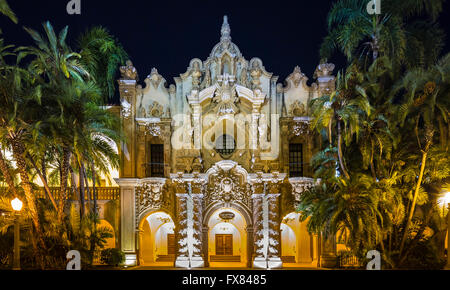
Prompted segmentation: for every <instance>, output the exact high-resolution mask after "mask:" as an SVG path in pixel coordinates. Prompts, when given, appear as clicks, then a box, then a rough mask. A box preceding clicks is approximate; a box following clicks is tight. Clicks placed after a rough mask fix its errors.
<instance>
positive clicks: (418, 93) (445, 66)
mask: <svg viewBox="0 0 450 290" xmlns="http://www.w3.org/2000/svg"><path fill="white" fill-rule="evenodd" d="M449 75H450V54H447V55H446V56H444V57H443V58H442V59H441V60H440V61H439V62H438V63H437V64H436V65H435V66H433V67H431V68H430V69H428V70H423V69H416V70H412V71H410V72H409V73H407V74H406V75H405V76H404V78H403V79H402V80H401V81H400V82H399V85H398V86H397V87H396V90H400V89H403V90H405V97H406V100H404V103H403V104H402V105H401V106H399V114H398V115H399V118H400V123H401V124H403V123H404V122H405V120H406V119H407V118H410V119H413V120H414V121H415V125H414V133H415V137H416V139H417V145H418V148H419V151H420V152H421V154H422V158H421V162H420V171H419V175H418V178H417V182H416V186H415V189H414V195H413V200H412V204H411V208H410V209H409V214H408V219H407V222H406V226H405V231H404V233H403V237H402V242H401V246H400V253H402V252H403V248H404V245H405V241H406V237H407V235H408V230H409V227H410V225H411V221H412V217H413V215H414V211H415V207H416V202H417V197H418V194H419V191H420V188H421V185H422V179H423V176H424V172H425V167H426V163H427V156H428V152H429V150H430V148H431V145H432V144H433V142H434V141H433V139H434V136H435V132H436V128H439V129H440V130H439V132H441V133H443V132H445V128H444V124H445V125H446V126H448V123H449V120H448V117H449V108H450V101H449V100H450V99H449V98H450V82H449V80H448V76H449ZM438 117H440V118H439V119H438ZM445 139H446V138H444V140H445ZM441 140H442V138H441Z"/></svg>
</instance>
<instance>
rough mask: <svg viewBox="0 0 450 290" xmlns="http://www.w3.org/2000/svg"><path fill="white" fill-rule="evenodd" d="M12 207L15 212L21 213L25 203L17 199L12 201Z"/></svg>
mask: <svg viewBox="0 0 450 290" xmlns="http://www.w3.org/2000/svg"><path fill="white" fill-rule="evenodd" d="M11 206H12V208H13V209H14V210H15V211H20V210H22V206H23V203H22V201H21V200H20V199H18V198H17V197H16V198H15V199H13V200H11Z"/></svg>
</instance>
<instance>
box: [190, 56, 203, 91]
mask: <svg viewBox="0 0 450 290" xmlns="http://www.w3.org/2000/svg"><path fill="white" fill-rule="evenodd" d="M191 76H192V87H193V88H194V89H198V88H199V86H200V78H201V77H202V72H201V70H200V64H199V63H198V62H194V67H193V68H192V72H191Z"/></svg>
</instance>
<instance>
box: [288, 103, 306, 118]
mask: <svg viewBox="0 0 450 290" xmlns="http://www.w3.org/2000/svg"><path fill="white" fill-rule="evenodd" d="M289 115H290V116H294V117H302V116H306V108H305V104H303V103H302V102H301V101H300V100H296V101H295V102H294V103H292V105H291V106H290V108H289Z"/></svg>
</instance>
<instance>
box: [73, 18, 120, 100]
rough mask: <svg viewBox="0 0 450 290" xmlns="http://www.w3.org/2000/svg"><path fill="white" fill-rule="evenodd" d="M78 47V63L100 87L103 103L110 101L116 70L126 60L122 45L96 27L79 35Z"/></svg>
mask: <svg viewBox="0 0 450 290" xmlns="http://www.w3.org/2000/svg"><path fill="white" fill-rule="evenodd" d="M78 47H79V50H80V55H81V59H80V61H81V63H82V65H83V66H84V67H85V68H86V69H87V70H88V71H89V72H90V75H91V76H92V78H93V79H94V81H95V83H96V84H97V85H98V86H99V87H100V89H101V93H102V95H103V98H104V101H107V100H108V99H111V98H112V97H113V96H114V91H115V79H116V74H117V71H118V68H119V66H120V65H121V64H123V63H125V61H126V60H127V59H128V55H127V53H126V52H125V50H124V49H123V47H122V45H121V44H120V43H119V41H118V40H117V39H116V38H115V37H114V36H112V35H111V34H110V33H109V31H108V30H107V29H106V28H104V27H101V26H98V27H93V28H91V29H89V30H87V31H86V32H85V33H83V34H82V35H80V37H79V39H78Z"/></svg>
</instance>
